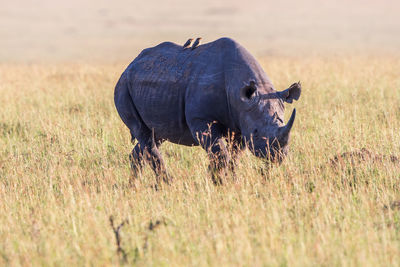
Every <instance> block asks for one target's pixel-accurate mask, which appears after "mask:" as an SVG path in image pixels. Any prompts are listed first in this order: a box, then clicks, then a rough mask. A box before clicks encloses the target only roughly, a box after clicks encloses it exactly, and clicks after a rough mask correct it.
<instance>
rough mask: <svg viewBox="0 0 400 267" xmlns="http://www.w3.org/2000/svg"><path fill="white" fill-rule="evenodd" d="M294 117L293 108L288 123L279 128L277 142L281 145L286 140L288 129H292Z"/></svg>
mask: <svg viewBox="0 0 400 267" xmlns="http://www.w3.org/2000/svg"><path fill="white" fill-rule="evenodd" d="M295 118H296V109H293V112H292V115H291V116H290V119H289V121H288V123H287V124H286V125H285V126H282V127H281V128H280V129H279V141H280V142H279V143H281V146H284V145H286V143H287V142H288V140H289V133H290V130H291V129H292V126H293V123H294V119H295Z"/></svg>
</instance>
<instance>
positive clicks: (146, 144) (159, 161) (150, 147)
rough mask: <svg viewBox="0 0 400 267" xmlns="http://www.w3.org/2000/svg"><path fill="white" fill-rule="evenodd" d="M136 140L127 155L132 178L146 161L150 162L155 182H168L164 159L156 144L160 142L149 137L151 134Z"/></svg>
mask: <svg viewBox="0 0 400 267" xmlns="http://www.w3.org/2000/svg"><path fill="white" fill-rule="evenodd" d="M138 141H139V142H138V143H137V144H136V146H135V147H134V149H133V150H132V153H131V154H130V156H129V158H130V164H131V169H132V172H133V175H134V176H135V177H134V178H136V177H138V175H139V173H140V171H141V169H142V168H143V166H144V163H145V162H146V163H149V164H150V166H151V168H152V169H153V171H154V173H155V174H156V179H157V184H160V183H161V182H162V181H163V182H165V183H167V184H169V183H170V177H169V175H168V173H167V171H166V168H165V164H164V160H163V158H162V156H161V153H160V151H159V149H158V145H160V144H161V142H157V143H156V142H155V141H154V139H153V138H151V135H149V136H148V138H146V139H145V140H138ZM156 187H157V185H156Z"/></svg>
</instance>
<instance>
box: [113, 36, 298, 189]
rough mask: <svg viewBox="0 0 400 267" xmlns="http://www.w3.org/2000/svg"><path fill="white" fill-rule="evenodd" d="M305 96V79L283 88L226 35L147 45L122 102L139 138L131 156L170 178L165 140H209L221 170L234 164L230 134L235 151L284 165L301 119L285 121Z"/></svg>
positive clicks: (117, 96)
mask: <svg viewBox="0 0 400 267" xmlns="http://www.w3.org/2000/svg"><path fill="white" fill-rule="evenodd" d="M300 93H301V86H300V83H294V84H292V85H291V86H290V87H289V88H288V89H286V90H284V91H281V92H277V91H275V89H274V87H273V85H272V83H271V81H270V79H269V78H268V77H267V75H266V74H265V72H264V71H263V70H262V68H261V66H260V65H259V63H258V62H257V61H256V60H255V58H254V57H253V56H252V55H250V53H249V52H248V51H247V50H246V49H245V48H244V47H243V46H241V45H240V44H238V43H237V42H236V41H234V40H232V39H230V38H221V39H218V40H216V41H214V42H210V43H207V44H203V45H200V46H198V47H197V48H196V49H183V48H182V46H180V45H177V44H174V43H171V42H164V43H161V44H159V45H157V46H155V47H152V48H147V49H145V50H143V51H142V52H141V53H140V55H139V56H138V57H137V58H136V59H135V60H134V61H133V62H132V63H131V64H130V65H129V66H128V67H127V68H126V70H125V71H124V72H123V73H122V75H121V77H120V79H119V81H118V83H117V85H116V87H115V92H114V101H115V106H116V108H117V111H118V113H119V115H120V117H121V119H122V121H123V122H124V123H125V124H126V126H127V127H128V128H129V130H130V133H131V135H132V140H134V139H136V140H137V141H138V143H137V144H136V146H135V147H134V149H133V151H132V154H131V155H130V158H131V166H132V168H133V170H134V171H137V170H139V168H141V166H142V164H143V158H147V159H148V160H149V161H150V162H151V165H152V168H153V170H154V171H155V172H156V174H158V175H157V176H158V177H163V179H164V181H167V180H168V179H167V175H166V170H165V167H164V163H163V159H162V157H161V154H160V153H159V150H158V147H159V145H160V144H161V143H162V142H163V141H164V140H168V141H170V142H173V143H176V144H181V145H187V146H192V145H201V146H202V147H203V148H204V149H205V150H206V151H207V152H208V153H209V155H210V159H211V164H210V167H211V169H212V170H214V173H215V171H216V170H221V169H223V168H225V167H226V166H227V164H228V163H229V162H231V156H230V153H229V152H228V150H227V148H226V145H225V143H224V142H223V140H224V139H225V138H227V136H230V137H231V139H232V140H233V148H234V149H241V148H243V147H244V146H245V145H247V147H249V148H250V149H251V151H252V152H253V153H254V154H255V155H256V156H258V157H263V158H266V159H268V160H271V161H274V162H280V161H281V160H282V159H283V158H284V156H285V155H286V154H287V149H288V141H289V135H290V130H291V128H292V126H293V122H294V119H295V116H296V110H295V109H294V110H293V112H292V115H291V117H290V119H289V121H288V123H287V124H286V125H284V123H283V116H284V102H288V103H292V102H293V100H298V99H299V97H300ZM213 177H214V176H213ZM214 178H215V177H214ZM214 178H213V179H214ZM214 182H216V180H214Z"/></svg>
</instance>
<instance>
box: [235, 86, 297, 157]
mask: <svg viewBox="0 0 400 267" xmlns="http://www.w3.org/2000/svg"><path fill="white" fill-rule="evenodd" d="M300 93H301V85H300V82H298V83H294V84H292V85H291V86H290V87H289V88H288V89H286V90H284V91H281V92H277V91H275V90H274V89H273V87H272V85H270V84H257V83H256V82H255V81H250V82H249V84H248V85H246V86H244V87H243V88H241V90H240V99H241V102H242V105H241V106H242V110H241V112H240V115H239V124H240V128H241V132H242V136H243V137H244V140H245V142H246V144H247V145H248V147H249V148H250V149H251V151H252V152H253V153H254V154H255V155H256V156H258V157H263V158H267V159H268V160H271V161H273V162H281V160H282V159H283V157H284V156H285V155H286V154H287V150H288V142H289V136H290V130H291V129H292V126H293V123H294V119H295V117H296V109H294V110H293V112H292V115H291V117H290V119H289V121H288V123H287V124H286V125H285V124H284V122H283V119H284V110H285V107H284V102H287V103H292V102H293V100H298V99H299V97H300Z"/></svg>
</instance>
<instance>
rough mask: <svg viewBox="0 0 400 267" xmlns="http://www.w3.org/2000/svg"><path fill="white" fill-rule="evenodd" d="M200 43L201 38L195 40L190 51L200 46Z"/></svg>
mask: <svg viewBox="0 0 400 267" xmlns="http://www.w3.org/2000/svg"><path fill="white" fill-rule="evenodd" d="M200 41H201V37H198V38H196V41H194V43H193V45H192V50H193V49H195V48H196V47H198V46H199V45H200Z"/></svg>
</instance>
